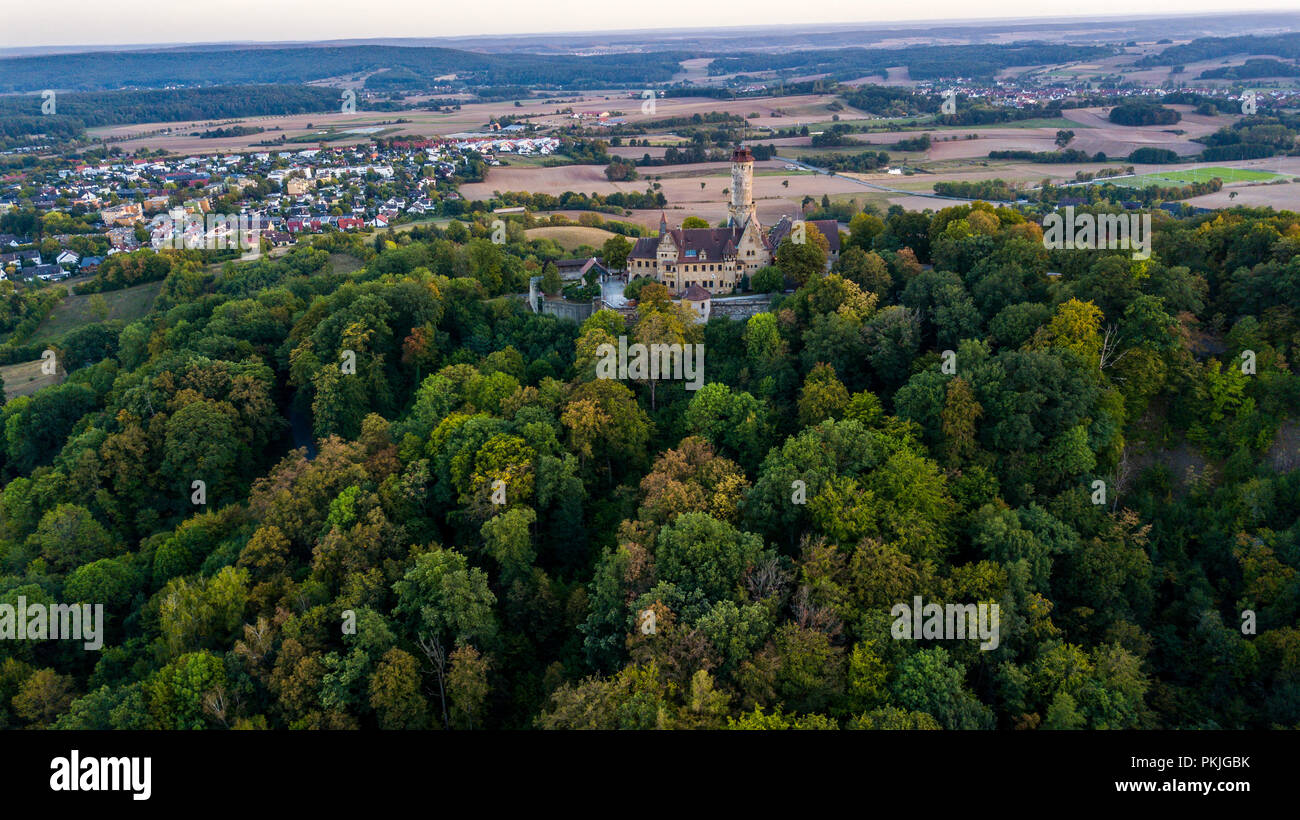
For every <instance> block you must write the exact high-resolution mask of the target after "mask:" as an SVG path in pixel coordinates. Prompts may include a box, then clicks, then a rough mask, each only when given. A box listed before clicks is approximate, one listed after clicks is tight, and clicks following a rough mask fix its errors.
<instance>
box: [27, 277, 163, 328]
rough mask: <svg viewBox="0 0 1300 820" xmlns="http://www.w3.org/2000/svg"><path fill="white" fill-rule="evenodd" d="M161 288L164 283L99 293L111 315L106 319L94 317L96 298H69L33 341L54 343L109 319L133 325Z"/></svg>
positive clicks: (150, 305)
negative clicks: (74, 331) (66, 335)
mask: <svg viewBox="0 0 1300 820" xmlns="http://www.w3.org/2000/svg"><path fill="white" fill-rule="evenodd" d="M161 289H162V282H161V281H158V282H148V283H146V284H143V285H136V286H135V287H132V288H124V289H122V290H114V291H109V292H108V293H102V294H98V295H99V296H102V297H103V299H104V303H105V304H106V305H107V306H108V313H107V315H104V316H103V317H99V316H96V315H94V312H93V311H92V307H93V306H92V304H91V300H92V299H94V298H95V295H93V294H87V295H84V296H78V295H70V296H68V297H67V298H65V299H64V300H63V301H62V302H60V303H59V304H58V305H57V306H55V308H54V310H53V311H52V312H51V313H50V315H49V317H48V318H47V319H46V320H45V321H44V322H42V323H41V326H40V327H38V328H37V329H36V333H35V334H33V336H32V339H31V341H32V342H35V343H40V342H52V341H54V340H55V339H57V338H59V337H60V336H62V335H63V334H64V333H67V332H68V331H69V330H72V329H74V328H76V327H79V326H81V325H84V324H87V323H89V322H98V321H103V320H107V319H121V320H122V321H124V322H133V321H135V320H136V319H139V318H140V317H141V316H143V315H145V314H146V313H148V312H149V308H150V307H152V306H153V301H154V298H155V297H156V296H157V295H158V291H159V290H161Z"/></svg>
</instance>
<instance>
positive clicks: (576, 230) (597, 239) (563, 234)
mask: <svg viewBox="0 0 1300 820" xmlns="http://www.w3.org/2000/svg"><path fill="white" fill-rule="evenodd" d="M524 234H525V235H526V236H527V237H528V238H529V239H551V240H554V241H555V242H556V244H558V245H559V246H560V247H561V248H564V250H565V251H570V252H571V251H572V250H573V249H574V248H577V247H578V246H580V245H590V246H592V247H593V248H599V247H600V246H601V245H603V244H605V240H606V239H609V238H610V237H611V236H615V234H614V233H613V232H612V231H606V230H603V229H601V228H588V227H585V226H583V225H559V226H555V227H549V228H529V229H528V230H527V231H525V232H524Z"/></svg>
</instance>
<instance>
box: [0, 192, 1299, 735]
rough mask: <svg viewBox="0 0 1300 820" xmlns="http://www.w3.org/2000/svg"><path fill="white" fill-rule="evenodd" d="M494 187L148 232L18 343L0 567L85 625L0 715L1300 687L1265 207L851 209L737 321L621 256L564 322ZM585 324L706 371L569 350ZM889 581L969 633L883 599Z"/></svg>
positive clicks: (1260, 720)
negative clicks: (599, 297) (1139, 245)
mask: <svg viewBox="0 0 1300 820" xmlns="http://www.w3.org/2000/svg"><path fill="white" fill-rule="evenodd" d="M491 219H492V216H491V215H490V214H486V213H478V214H474V215H471V216H469V217H466V218H465V219H464V220H463V221H462V222H453V223H452V224H451V225H450V226H449V227H448V228H446V229H443V228H439V227H437V226H417V227H416V228H415V229H413V230H411V231H408V232H405V233H392V232H390V233H381V234H377V235H375V236H373V237H368V238H367V237H362V236H359V235H345V234H326V235H323V236H320V237H316V238H314V239H312V240H311V241H310V242H309V243H308V242H304V243H301V244H300V245H299V246H298V247H295V248H294V249H293V250H292V251H291V252H289V253H287V255H285V256H283V257H275V258H272V257H263V258H262V259H260V260H257V261H254V262H247V263H233V262H232V263H228V264H227V265H225V267H224V269H223V270H221V271H213V270H210V269H208V268H207V267H205V266H204V265H202V264H201V263H200V262H199V261H197V260H196V259H194V258H192V257H190V256H186V254H187V253H189V252H185V251H176V252H173V251H164V252H163V253H164V254H165V255H170V256H171V257H172V258H171V259H170V260H169V263H168V264H167V265H166V272H165V274H164V276H165V278H164V279H163V284H162V286H161V291H160V293H159V295H158V298H157V301H156V302H155V303H154V305H153V308H152V310H151V311H150V312H149V313H148V314H147V315H145V316H144V317H143V318H141V319H138V320H136V321H132V322H130V323H128V324H123V323H122V322H121V321H117V320H108V321H101V322H95V323H91V324H88V325H85V326H82V327H80V328H78V329H77V330H75V331H73V332H72V333H71V334H69V335H67V336H65V337H63V338H62V339H60V340H58V341H56V342H54V343H53V344H52V346H51V347H52V349H53V350H54V351H55V353H56V355H57V357H58V360H59V362H60V365H61V366H62V367H63V368H64V369H65V370H66V374H67V377H66V379H65V380H63V381H62V382H61V383H60V384H57V385H54V386H50V387H46V388H44V389H42V390H40V391H39V392H37V393H35V394H34V395H31V396H24V397H15V398H13V399H10V400H9V401H8V402H7V403H6V404H5V405H4V406H3V408H2V409H0V429H2V430H3V441H0V481H2V482H3V490H0V603H8V604H14V603H15V602H16V601H17V599H18V598H19V597H20V596H21V597H23V598H24V599H25V600H26V601H27V602H29V603H31V602H37V603H52V602H65V603H73V602H88V603H100V604H103V606H104V611H105V614H106V621H107V623H106V627H105V632H106V634H105V636H104V645H103V647H102V649H101V650H99V651H87V650H85V649H83V647H82V644H81V643H80V642H69V641H46V642H34V641H13V640H6V641H0V726H3V727H5V728H82V729H105V728H118V729H125V728H141V729H144V728H157V729H223V728H226V729H278V728H292V729H312V728H345V729H357V728H360V729H374V728H381V729H414V728H434V729H444V728H449V729H462V730H465V729H479V728H507V729H534V728H535V729H575V728H602V729H651V728H663V729H669V728H680V729H691V728H699V729H784V728H799V729H904V728H906V729H1000V730H1015V729H1023V730H1032V729H1124V728H1182V729H1192V728H1233V729H1237V728H1281V727H1287V728H1300V630H1298V629H1297V627H1296V618H1297V614H1298V608H1300V575H1298V574H1297V569H1298V568H1300V471H1297V470H1296V469H1295V468H1296V466H1298V465H1297V464H1296V460H1295V442H1296V431H1297V428H1296V418H1295V410H1296V408H1297V407H1298V406H1300V381H1298V380H1297V378H1296V376H1295V374H1294V373H1293V372H1292V369H1291V366H1290V361H1292V360H1293V359H1294V358H1295V357H1296V355H1297V352H1296V351H1297V343H1300V321H1298V317H1297V315H1296V308H1295V306H1296V305H1300V253H1298V251H1300V217H1297V216H1296V215H1295V214H1290V213H1281V214H1279V213H1275V212H1272V211H1268V210H1249V209H1242V208H1238V209H1235V210H1230V211H1223V212H1218V213H1215V214H1210V215H1205V216H1200V217H1194V218H1190V219H1185V220H1177V219H1174V218H1172V217H1169V216H1168V215H1165V214H1162V213H1159V212H1157V213H1156V214H1155V215H1154V225H1155V236H1154V253H1153V255H1152V256H1151V258H1150V259H1148V260H1142V261H1138V260H1134V259H1132V258H1131V257H1130V256H1129V255H1128V254H1127V252H1125V251H1114V252H1111V251H1064V250H1060V251H1056V250H1048V249H1046V248H1044V245H1043V241H1042V233H1041V228H1040V227H1039V226H1038V225H1037V224H1035V223H1033V222H1031V221H1027V220H1026V219H1025V217H1024V216H1023V215H1022V214H1020V213H1018V212H1016V211H1014V210H1011V209H1005V208H995V207H993V206H991V205H988V204H984V203H975V204H973V205H961V206H955V207H949V208H944V209H943V210H940V211H938V212H937V213H930V212H925V213H918V212H906V211H903V210H902V209H900V208H896V207H895V208H892V209H890V210H889V211H888V212H875V211H870V210H869V211H866V212H862V213H858V214H856V215H854V216H853V218H852V220H851V221H850V223H849V231H847V232H846V233H844V234H843V235H842V252H841V254H840V255H839V258H838V259H837V260H836V261H835V263H834V265H833V268H832V270H831V271H830V272H829V273H826V272H824V267H823V266H824V262H825V259H826V257H825V247H826V245H825V244H824V242H823V241H821V240H823V239H824V237H821V236H820V234H818V233H817V232H816V228H815V227H811V226H810V227H809V229H808V236H809V240H808V241H807V242H806V243H804V244H803V245H800V246H794V245H793V244H792V241H791V240H790V239H789V238H787V239H786V240H785V241H784V242H783V244H782V247H781V248H780V250H779V251H778V253H777V268H776V269H775V270H774V271H771V272H760V274H761V275H762V278H763V279H764V280H765V282H768V283H769V284H770V283H772V282H774V283H775V285H774V286H773V287H771V288H770V289H773V290H776V291H778V293H777V294H776V295H775V296H774V297H773V301H772V304H771V306H770V310H768V311H764V312H761V313H758V314H756V315H754V316H752V317H751V318H749V319H747V320H733V319H728V318H724V317H719V316H715V317H713V318H712V319H710V320H709V321H707V322H695V321H693V315H691V314H686V313H684V312H683V310H684V309H683V308H682V307H681V306H679V305H678V304H677V303H676V302H675V301H673V300H672V299H670V298H669V297H668V294H667V291H666V290H665V289H664V288H663V287H662V286H661V285H657V284H645V283H642V284H641V286H640V292H639V294H638V295H639V304H638V311H637V314H636V316H634V317H630V318H629V317H625V316H624V315H621V314H619V313H615V312H613V311H609V310H602V311H598V312H596V313H594V314H593V315H592V316H591V317H590V318H589V319H587V320H586V321H584V322H583V323H581V324H577V323H575V322H572V321H567V320H562V319H558V318H555V317H551V316H545V315H538V314H534V313H532V312H531V311H530V310H529V309H528V308H527V307H526V306H525V305H524V304H523V302H522V300H521V299H520V298H518V297H517V296H516V294H520V293H522V292H524V291H525V290H526V289H527V281H528V278H529V277H530V276H533V275H540V273H541V271H542V270H543V268H544V267H545V265H546V264H547V263H548V262H550V261H553V260H554V259H555V258H557V257H558V256H559V255H560V253H561V251H560V250H559V249H558V248H557V247H556V246H555V245H554V244H553V243H549V242H546V241H539V240H534V241H529V240H527V239H526V238H525V236H524V234H523V231H522V230H512V231H508V235H507V241H506V242H505V243H504V244H494V243H493V242H492V241H490V239H489V238H488V237H489V236H490V235H491V229H490V228H491V226H490V220H491ZM140 261H142V260H133V263H138V262H140ZM345 262H346V263H347V264H344V263H345ZM114 275H115V276H123V277H128V276H130V277H136V278H137V279H139V280H145V279H147V278H149V277H151V276H154V275H156V273H155V272H153V271H152V270H148V271H147V270H144V269H143V267H140V269H139V270H138V271H137V270H131V269H128V268H127V267H123V269H122V270H121V271H119V272H117V273H115V274H114ZM756 278H757V277H756ZM783 279H784V281H786V282H788V283H789V284H790V286H791V287H790V288H789V289H787V291H786V292H785V293H780V292H779V291H780V290H781V282H782V280H783ZM620 337H626V338H627V339H629V340H630V341H636V342H641V343H664V344H678V343H681V344H702V345H704V348H705V351H706V358H705V363H704V367H705V370H704V375H705V384H704V386H703V387H702V388H701V389H699V390H698V391H690V390H687V389H686V386H685V385H684V384H683V383H682V382H681V381H674V380H672V379H658V380H649V379H642V380H639V381H638V380H626V381H623V380H618V379H608V378H597V377H596V369H595V362H596V360H597V357H598V355H599V351H600V349H601V345H604V344H611V343H616V342H617V340H618V339H619V338H620ZM1247 361H1249V362H1250V367H1246V366H1245V362H1247ZM349 365H350V366H349ZM1288 442H1289V444H1287V443H1288ZM199 482H201V483H199ZM1099 487H1100V488H1101V490H1100V492H1101V497H1100V499H1099V496H1098V493H1099V489H1098V488H1099ZM792 491H793V492H792ZM913 596H924V598H925V599H926V600H933V601H940V602H969V603H972V604H975V603H983V604H997V605H998V606H999V607H1000V611H1001V636H1000V642H999V643H998V645H997V648H996V649H993V650H991V651H982V650H981V649H980V647H979V645H978V644H977V643H976V642H972V641H963V640H942V639H932V640H896V639H895V636H893V635H891V622H892V618H891V615H890V613H891V608H893V607H894V606H895V605H897V604H899V603H908V602H911V601H912V600H913ZM646 613H652V617H651V616H648V615H647V614H646ZM648 619H649V620H648ZM647 623H651V624H652V628H650V629H647V628H646V625H647Z"/></svg>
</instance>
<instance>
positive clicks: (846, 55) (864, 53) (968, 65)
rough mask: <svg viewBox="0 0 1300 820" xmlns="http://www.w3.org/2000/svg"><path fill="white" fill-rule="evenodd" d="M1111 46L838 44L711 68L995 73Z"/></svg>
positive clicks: (919, 76) (841, 76)
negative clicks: (901, 69) (898, 46)
mask: <svg viewBox="0 0 1300 820" xmlns="http://www.w3.org/2000/svg"><path fill="white" fill-rule="evenodd" d="M1113 53H1114V49H1113V48H1110V47H1106V46H1077V45H1063V44H1060V43H997V44H983V43H981V44H974V45H965V44H957V45H911V46H908V47H907V48H905V49H904V48H836V49H817V50H814V49H809V50H803V51H777V52H770V53H769V52H751V53H743V54H728V55H726V56H723V57H718V58H717V59H715V60H714V61H713V62H711V63H709V74H710V75H712V76H717V75H720V74H735V73H738V72H747V71H774V70H775V71H791V72H797V73H799V74H821V73H828V74H830V75H832V78H833V79H837V80H841V81H845V80H853V79H858V78H860V77H864V76H872V75H879V76H884V72H885V70H886V69H888V68H891V67H893V66H907V70H908V75H909V76H910V77H911V78H912V79H914V80H933V79H938V78H940V77H979V78H991V77H993V75H995V74H997V72H998V71H999V70H1001V69H1003V68H1007V67H1009V66H1015V65H1040V64H1045V63H1055V62H1065V61H1073V60H1087V59H1091V58H1095V57H1103V56H1108V55H1110V54H1113Z"/></svg>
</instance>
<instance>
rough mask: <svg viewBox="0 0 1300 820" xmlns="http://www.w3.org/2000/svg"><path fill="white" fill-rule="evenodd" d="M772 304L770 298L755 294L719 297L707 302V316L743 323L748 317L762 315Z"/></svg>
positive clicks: (765, 295)
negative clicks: (721, 317) (722, 317)
mask: <svg viewBox="0 0 1300 820" xmlns="http://www.w3.org/2000/svg"><path fill="white" fill-rule="evenodd" d="M771 304H772V296H771V295H770V294H767V293H756V294H752V295H748V296H720V297H715V298H713V299H710V300H709V316H710V317H713V316H725V317H727V318H728V319H737V320H740V321H744V320H746V319H748V318H749V317H750V316H754V315H757V314H759V313H764V312H766V311H767V309H768V306H769V305H771Z"/></svg>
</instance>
